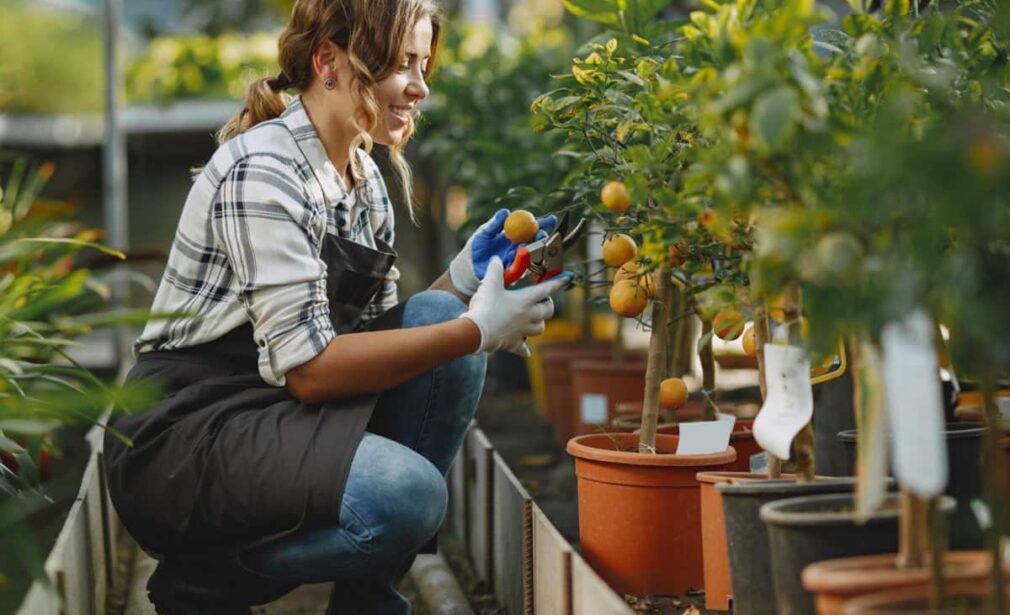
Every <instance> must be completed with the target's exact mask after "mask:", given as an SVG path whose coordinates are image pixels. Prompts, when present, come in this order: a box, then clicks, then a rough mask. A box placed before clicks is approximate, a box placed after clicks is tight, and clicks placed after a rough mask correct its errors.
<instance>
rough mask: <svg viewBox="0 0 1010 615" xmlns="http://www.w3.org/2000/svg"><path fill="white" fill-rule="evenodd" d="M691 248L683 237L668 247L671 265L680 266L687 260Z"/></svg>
mask: <svg viewBox="0 0 1010 615" xmlns="http://www.w3.org/2000/svg"><path fill="white" fill-rule="evenodd" d="M690 250H691V248H690V247H689V246H688V245H687V242H686V241H684V240H683V239H681V240H680V241H678V242H677V243H675V244H673V245H671V246H670V247H669V248H667V253H668V255H669V256H668V258H669V261H670V266H672V267H680V266H681V265H683V264H684V263H685V262H687V255H688V253H689V252H690Z"/></svg>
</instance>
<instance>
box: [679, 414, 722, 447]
mask: <svg viewBox="0 0 1010 615" xmlns="http://www.w3.org/2000/svg"><path fill="white" fill-rule="evenodd" d="M732 432H733V422H732V421H726V420H722V419H719V420H715V421H690V422H687V423H681V424H680V439H679V440H678V441H677V454H678V455H710V454H712V453H721V452H723V451H724V450H726V447H727V446H729V435H730V433H732Z"/></svg>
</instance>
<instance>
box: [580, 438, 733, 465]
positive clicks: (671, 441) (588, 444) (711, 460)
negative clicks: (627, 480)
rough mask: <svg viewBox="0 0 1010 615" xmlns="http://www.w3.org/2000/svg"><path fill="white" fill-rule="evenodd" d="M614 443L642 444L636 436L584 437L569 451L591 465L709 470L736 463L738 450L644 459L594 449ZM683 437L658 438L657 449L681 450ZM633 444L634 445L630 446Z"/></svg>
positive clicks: (637, 455)
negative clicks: (703, 468) (680, 445)
mask: <svg viewBox="0 0 1010 615" xmlns="http://www.w3.org/2000/svg"><path fill="white" fill-rule="evenodd" d="M612 439H616V440H619V441H621V442H622V444H623V443H624V440H631V441H633V442H637V441H638V436H637V435H636V434H628V433H615V434H595V433H593V434H584V435H581V436H575V437H574V438H572V439H571V440H569V441H568V446H567V447H566V450H567V451H568V454H569V455H571V456H572V457H575V458H576V459H585V460H587V461H599V462H604V463H613V464H618V465H632V466H707V465H726V464H730V463H733V462H734V461H735V460H736V449H734V448H733V447H732V446H728V447H726V450H724V451H722V452H721V453H709V454H706V455H677V454H673V453H658V454H656V455H642V454H640V453H638V452H637V451H635V452H633V451H616V450H613V449H606V448H601V447H599V446H593V444H592V443H595V442H599V443H601V444H602V443H604V442H605V443H607V444H612ZM679 439H680V438H679V436H668V435H665V434H656V448H658V449H665V450H677V441H678V440H679ZM629 443H631V442H629Z"/></svg>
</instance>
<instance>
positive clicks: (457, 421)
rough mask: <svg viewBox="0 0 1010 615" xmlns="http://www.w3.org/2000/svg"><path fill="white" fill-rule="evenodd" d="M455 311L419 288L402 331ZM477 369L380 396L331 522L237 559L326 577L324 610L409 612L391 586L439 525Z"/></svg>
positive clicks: (470, 364) (479, 358) (458, 305)
mask: <svg viewBox="0 0 1010 615" xmlns="http://www.w3.org/2000/svg"><path fill="white" fill-rule="evenodd" d="M465 308H466V306H465V305H463V302H462V301H460V300H459V299H458V298H456V297H455V296H453V295H452V294H450V293H447V292H443V291H425V292H422V293H418V294H417V295H414V296H413V297H411V298H410V299H408V300H407V305H406V306H405V309H404V314H403V323H402V326H403V327H404V328H407V327H421V326H425V325H430V324H435V323H440V322H445V321H448V320H452V319H454V318H456V317H458V316H459V315H460V314H462V313H463V311H464V310H465ZM486 367H487V359H486V356H485V355H483V354H480V355H470V356H465V357H461V358H459V359H456V360H455V361H451V362H449V363H446V364H443V365H440V366H438V367H436V368H435V369H433V370H432V371H430V372H427V373H425V374H422V375H420V376H418V377H416V378H414V379H413V380H410V381H408V382H405V383H404V384H401V385H400V386H397V387H395V388H393V389H391V390H389V391H387V392H385V393H383V394H382V395H380V396H379V399H378V402H377V403H376V407H375V411H374V413H373V415H372V420H371V422H370V423H369V425H368V431H367V432H366V433H365V436H364V437H363V438H362V440H361V444H360V445H359V446H358V449H357V451H356V452H355V454H354V458H353V460H352V462H351V469H350V472H349V473H348V476H347V484H346V486H345V487H344V495H343V501H342V504H341V509H340V517H339V523H338V524H337V525H333V526H328V527H317V528H312V529H307V530H303V531H300V532H297V533H295V534H292V535H290V536H286V537H284V538H282V539H279V540H277V541H275V542H272V543H270V544H267V545H263V546H260V547H258V548H256V549H254V550H252V551H250V552H249V553H246V554H244V555H243V556H242V558H241V559H242V562H243V563H244V564H245V565H246V566H248V567H249V568H250V569H252V570H253V571H254V572H257V573H259V574H262V575H263V576H266V577H270V578H274V579H277V580H279V581H284V582H289V583H294V584H302V583H323V582H328V581H333V582H334V589H333V594H332V596H331V598H330V609H329V611H327V612H328V613H334V614H336V613H345V612H346V613H354V614H359V613H360V614H362V615H364V614H368V613H382V614H383V615H386V614H388V615H398V614H401V613H402V614H407V613H410V604H409V602H408V601H407V600H406V599H405V598H404V597H403V596H402V595H400V594H399V592H397V591H396V585H397V583H398V582H399V580H400V578H401V577H402V576H403V575H404V574H405V573H406V571H407V569H408V568H409V567H410V564H411V562H412V561H413V559H414V555H415V554H416V553H417V551H418V549H420V548H421V547H422V546H423V545H424V544H425V543H427V542H428V541H429V540H430V539H431V538H432V537H433V536H434V535H435V534H436V532H437V531H438V528H439V527H440V526H441V524H442V519H443V517H444V516H445V511H446V504H447V490H446V484H445V475H446V473H448V471H449V467H450V465H451V464H452V460H453V459H454V458H455V456H456V453H457V452H458V451H459V448H460V445H461V444H462V441H463V436H464V434H465V433H466V428H467V425H469V423H470V421H471V420H472V419H473V416H474V412H475V411H476V408H477V402H478V401H479V399H480V394H481V390H482V389H483V386H484V375H485V372H486Z"/></svg>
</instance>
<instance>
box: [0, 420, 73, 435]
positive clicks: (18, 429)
mask: <svg viewBox="0 0 1010 615" xmlns="http://www.w3.org/2000/svg"><path fill="white" fill-rule="evenodd" d="M60 425H61V421H58V420H56V419H46V420H41V419H7V420H4V421H0V430H3V431H6V432H8V433H14V434H20V435H23V436H42V435H45V434H47V433H49V432H51V431H55V430H56V429H58V428H59V427H60Z"/></svg>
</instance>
